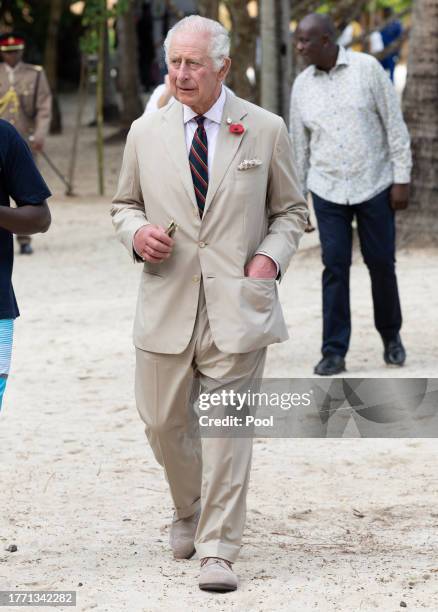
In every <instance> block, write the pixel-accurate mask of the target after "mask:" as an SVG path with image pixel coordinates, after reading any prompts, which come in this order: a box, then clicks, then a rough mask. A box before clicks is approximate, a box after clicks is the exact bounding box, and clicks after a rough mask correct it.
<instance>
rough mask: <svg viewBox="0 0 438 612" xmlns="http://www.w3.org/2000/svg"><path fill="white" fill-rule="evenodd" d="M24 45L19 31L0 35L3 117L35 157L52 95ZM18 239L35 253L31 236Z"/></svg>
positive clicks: (25, 250)
mask: <svg viewBox="0 0 438 612" xmlns="http://www.w3.org/2000/svg"><path fill="white" fill-rule="evenodd" d="M24 47H25V40H24V38H23V36H21V35H19V34H17V33H15V32H9V33H6V34H1V35H0V56H1V59H2V60H3V63H0V118H1V119H5V120H6V121H9V123H12V125H14V126H15V127H16V128H17V130H18V131H19V133H20V134H21V136H23V138H25V139H26V140H28V142H29V144H30V146H31V148H32V151H33V153H34V156H35V154H36V153H37V152H38V151H41V150H42V149H43V147H44V141H45V138H46V136H47V132H48V131H49V126H50V119H51V109H52V96H51V93H50V87H49V83H48V81H47V77H46V75H45V73H44V70H43V68H42V67H41V66H36V65H34V64H26V63H24V62H23V61H22V57H23V53H24ZM18 242H19V244H20V253H21V254H24V255H30V254H31V253H32V246H31V239H30V237H29V236H18Z"/></svg>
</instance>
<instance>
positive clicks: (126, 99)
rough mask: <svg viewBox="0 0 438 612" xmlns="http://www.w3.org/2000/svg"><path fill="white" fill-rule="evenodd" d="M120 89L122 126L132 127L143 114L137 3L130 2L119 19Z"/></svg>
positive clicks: (126, 128) (125, 128)
mask: <svg viewBox="0 0 438 612" xmlns="http://www.w3.org/2000/svg"><path fill="white" fill-rule="evenodd" d="M117 36H118V41H119V47H118V67H119V78H118V80H119V83H118V84H119V88H120V93H121V96H122V126H123V129H124V130H128V129H129V128H130V127H131V123H132V122H133V121H135V119H137V118H138V117H139V116H140V115H141V114H142V113H143V110H144V109H143V103H142V101H141V98H140V78H139V73H138V49H137V31H136V27H135V1H134V0H129V6H128V9H127V11H126V12H124V13H123V15H121V16H120V17H119V18H118V19H117Z"/></svg>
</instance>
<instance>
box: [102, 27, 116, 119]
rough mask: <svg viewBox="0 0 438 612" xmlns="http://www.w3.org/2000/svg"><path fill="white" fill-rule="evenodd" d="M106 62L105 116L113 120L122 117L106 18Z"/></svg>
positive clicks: (104, 83)
mask: <svg viewBox="0 0 438 612" xmlns="http://www.w3.org/2000/svg"><path fill="white" fill-rule="evenodd" d="M104 36H105V41H104V43H105V45H104V54H105V63H104V73H103V74H104V81H103V118H104V121H107V122H112V121H117V120H118V119H120V111H119V106H118V104H117V92H116V86H115V84H114V80H113V78H112V76H111V53H110V45H109V32H108V22H107V20H105V33H104Z"/></svg>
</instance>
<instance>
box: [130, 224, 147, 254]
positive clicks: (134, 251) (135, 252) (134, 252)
mask: <svg viewBox="0 0 438 612" xmlns="http://www.w3.org/2000/svg"><path fill="white" fill-rule="evenodd" d="M141 227H144V225H142V226H141ZM141 227H139V228H138V230H140V229H141ZM138 230H136V231H135V232H134V235H133V237H132V254H133V256H134V259H135V261H138V262H144V259H143V257H141V256H140V255H139V254H138V253H137V251H136V250H135V248H134V238H135V234H136V233H137V232H138Z"/></svg>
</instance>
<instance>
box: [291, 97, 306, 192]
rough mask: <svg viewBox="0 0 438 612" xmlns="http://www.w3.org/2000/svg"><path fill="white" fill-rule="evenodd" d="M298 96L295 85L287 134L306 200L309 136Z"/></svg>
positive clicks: (300, 187) (300, 186) (300, 185)
mask: <svg viewBox="0 0 438 612" xmlns="http://www.w3.org/2000/svg"><path fill="white" fill-rule="evenodd" d="M298 96H299V94H298V89H297V86H296V85H295V86H294V88H293V89H292V94H291V103H290V114H289V132H290V137H291V140H292V147H293V150H294V154H295V160H296V164H297V174H298V181H299V183H298V184H299V189H301V191H302V193H303V195H304V198H305V199H307V174H308V172H309V159H310V135H309V131H308V130H307V128H306V126H305V125H304V122H303V119H302V117H301V112H300V108H299V104H298Z"/></svg>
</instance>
